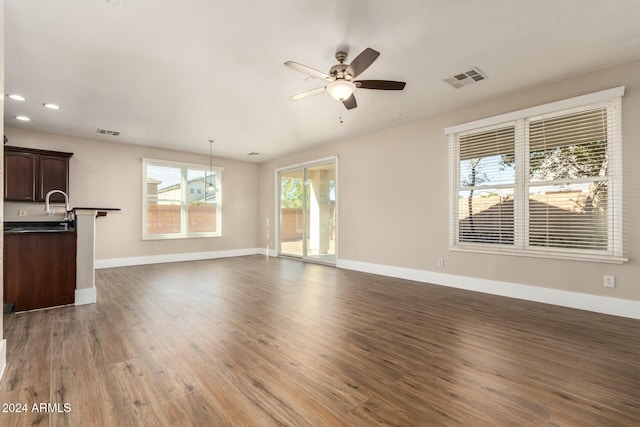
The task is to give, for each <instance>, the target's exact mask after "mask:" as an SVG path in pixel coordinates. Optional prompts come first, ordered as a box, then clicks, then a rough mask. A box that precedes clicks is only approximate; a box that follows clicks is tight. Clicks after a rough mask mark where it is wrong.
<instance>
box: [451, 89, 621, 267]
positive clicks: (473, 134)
mask: <svg viewBox="0 0 640 427" xmlns="http://www.w3.org/2000/svg"><path fill="white" fill-rule="evenodd" d="M623 93H624V88H616V89H611V90H608V91H602V92H598V93H596V94H590V95H585V96H582V97H577V98H572V99H569V100H565V101H560V102H556V103H552V104H547V105H544V106H539V107H534V108H530V109H527V110H522V111H519V112H514V113H510V114H505V115H502V116H497V117H492V118H489V119H485V120H480V121H477V122H473V123H467V124H464V125H459V126H455V127H453V128H448V129H447V133H448V135H449V153H450V173H451V180H450V181H451V197H450V200H451V206H450V218H451V223H450V246H451V248H452V249H454V250H468V251H480V252H488V253H506V254H514V255H530V256H541V257H553V258H570V259H587V260H589V259H590V260H595V261H608V262H623V261H625V260H626V258H624V245H623V235H622V219H623V218H622V210H623V209H622V135H621V111H620V110H621V96H622V94H623Z"/></svg>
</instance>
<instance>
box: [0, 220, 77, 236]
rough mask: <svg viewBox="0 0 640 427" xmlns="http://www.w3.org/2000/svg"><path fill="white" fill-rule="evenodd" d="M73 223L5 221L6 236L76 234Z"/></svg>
mask: <svg viewBox="0 0 640 427" xmlns="http://www.w3.org/2000/svg"><path fill="white" fill-rule="evenodd" d="M75 231H76V229H75V223H74V222H73V221H5V223H4V233H5V234H18V233H75Z"/></svg>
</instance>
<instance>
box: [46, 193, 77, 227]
mask: <svg viewBox="0 0 640 427" xmlns="http://www.w3.org/2000/svg"><path fill="white" fill-rule="evenodd" d="M55 193H60V194H62V195H63V196H64V206H65V211H64V220H65V221H68V220H70V219H71V216H70V214H71V209H69V196H67V193H65V192H64V191H62V190H51V191H49V192H48V193H47V195H46V196H44V212H45V213H46V214H47V215H49V216H52V215H53V213H54V212H53V211H52V210H51V209H50V203H49V200H50V199H51V195H52V194H55Z"/></svg>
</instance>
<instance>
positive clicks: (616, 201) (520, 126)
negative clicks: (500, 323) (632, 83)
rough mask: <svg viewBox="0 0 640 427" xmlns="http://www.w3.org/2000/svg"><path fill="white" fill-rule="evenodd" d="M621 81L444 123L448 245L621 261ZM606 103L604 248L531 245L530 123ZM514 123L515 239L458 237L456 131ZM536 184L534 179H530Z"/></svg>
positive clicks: (481, 250) (465, 132)
mask: <svg viewBox="0 0 640 427" xmlns="http://www.w3.org/2000/svg"><path fill="white" fill-rule="evenodd" d="M624 89H625V88H624V86H620V87H616V88H612V89H608V90H604V91H600V92H595V93H591V94H587V95H582V96H578V97H574V98H569V99H565V100H562V101H557V102H552V103H549V104H544V105H540V106H536V107H531V108H527V109H524V110H519V111H514V112H511V113H507V114H501V115H498V116H493V117H489V118H486V119H481V120H476V121H473V122H468V123H464V124H461V125H457V126H452V127H449V128H446V129H445V134H446V135H447V136H448V144H449V248H450V250H453V251H465V252H479V253H490V254H503V255H519V256H530V257H541V258H553V259H572V260H587V261H596V262H609V263H623V262H626V261H628V259H627V258H626V257H625V256H624V255H625V254H624V252H625V247H624V241H623V237H624V236H623V233H622V230H623V194H622V125H621V123H622V110H621V107H622V101H621V97H622V96H623V95H624ZM603 106H606V107H607V112H608V114H610V113H611V112H614V113H615V114H614V115H613V116H612V117H613V118H614V120H613V121H611V122H610V123H608V125H609V126H608V127H607V131H608V134H607V155H608V159H609V160H608V161H609V163H608V170H607V177H606V181H607V185H608V190H607V191H608V201H607V203H608V209H609V212H608V224H607V225H608V229H607V233H608V235H607V249H606V250H589V249H575V248H560V247H553V246H531V245H530V244H529V240H530V236H529V234H530V232H529V215H530V212H529V196H528V194H529V189H530V188H531V186H532V184H535V182H532V181H531V179H530V177H529V151H528V150H529V135H528V130H529V126H528V123H529V122H530V121H532V120H535V119H538V118H540V117H544V118H552V117H553V116H555V115H558V116H560V115H562V114H567V113H570V112H572V111H578V110H580V109H584V108H589V107H603ZM507 126H515V140H514V144H515V153H514V154H515V155H514V159H515V160H514V162H515V166H516V167H515V181H516V182H515V184H514V207H513V211H514V213H513V216H514V238H513V244H512V245H507V244H494V243H486V242H469V241H461V240H460V238H459V237H460V235H459V233H460V229H459V227H460V225H459V211H458V209H459V208H458V207H459V200H458V195H459V192H460V189H461V188H462V186H461V184H460V174H461V170H460V163H461V159H460V137H461V136H464V135H468V134H474V133H481V132H486V131H491V130H495V129H500V128H503V127H507ZM550 182H551V181H550ZM534 186H535V185H534Z"/></svg>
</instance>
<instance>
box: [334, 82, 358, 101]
mask: <svg viewBox="0 0 640 427" xmlns="http://www.w3.org/2000/svg"><path fill="white" fill-rule="evenodd" d="M355 91H356V85H355V84H353V83H351V82H349V81H347V80H336V81H334V82H332V83H330V84H329V85H328V86H327V92H329V95H331V96H332V97H333V99H335V100H336V101H344V100H345V99H348V98H349V97H350V96H351V95H352V94H353V92H355Z"/></svg>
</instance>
